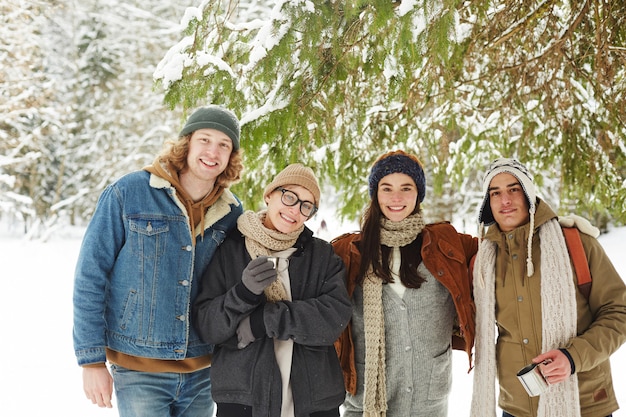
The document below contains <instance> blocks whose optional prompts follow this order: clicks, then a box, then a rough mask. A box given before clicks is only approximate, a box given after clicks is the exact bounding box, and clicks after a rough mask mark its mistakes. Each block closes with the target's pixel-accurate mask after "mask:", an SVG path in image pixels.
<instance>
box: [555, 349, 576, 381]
mask: <svg viewBox="0 0 626 417" xmlns="http://www.w3.org/2000/svg"><path fill="white" fill-rule="evenodd" d="M559 350H560V351H561V352H563V354H564V355H565V356H567V359H568V360H569V365H570V367H571V368H572V373H571V375H574V374H575V373H576V365H574V359H572V355H570V354H569V352H568V351H567V349H564V348H559Z"/></svg>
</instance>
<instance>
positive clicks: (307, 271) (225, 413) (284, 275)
mask: <svg viewBox="0 0 626 417" xmlns="http://www.w3.org/2000/svg"><path fill="white" fill-rule="evenodd" d="M263 198H264V201H265V203H266V204H267V210H261V211H259V212H257V213H255V212H252V211H246V212H245V213H244V214H243V215H242V216H241V217H240V218H239V220H238V221H237V228H238V231H239V233H231V234H230V235H229V237H228V238H227V239H226V241H225V242H224V244H223V245H222V246H221V247H220V248H219V249H218V252H217V253H216V256H215V257H214V259H213V260H212V261H211V264H210V265H209V267H208V268H207V270H206V272H205V274H204V275H203V276H202V281H201V288H200V294H199V296H198V299H197V301H196V303H195V305H194V319H195V322H196V326H197V328H198V330H199V332H200V335H201V337H202V338H203V340H205V341H206V342H209V343H213V344H215V351H214V354H213V362H212V365H211V372H212V377H213V386H212V393H213V397H214V398H215V401H216V402H217V415H218V416H219V417H231V416H237V417H246V416H252V415H261V414H263V415H265V414H268V415H272V416H283V417H293V416H295V415H296V410H297V415H303V416H309V415H311V416H316V417H338V416H339V406H340V405H341V403H342V402H343V400H344V389H343V379H342V376H341V367H340V365H339V361H338V358H337V354H336V352H335V348H334V346H333V342H334V341H335V340H336V339H337V337H339V334H340V333H341V332H342V331H343V329H344V328H345V326H346V324H347V322H348V320H349V318H350V301H349V299H348V294H347V292H346V287H345V283H344V274H345V269H344V266H343V263H342V262H341V259H339V257H338V256H337V255H335V253H334V252H333V249H332V247H331V246H330V244H329V243H328V242H326V241H324V240H322V239H319V238H316V237H313V232H312V231H311V230H309V229H308V228H307V227H306V226H305V225H304V222H305V221H306V220H308V219H309V218H310V217H311V216H312V215H313V214H315V212H316V211H317V208H318V207H319V201H320V188H319V186H318V183H317V179H316V178H315V175H314V173H313V171H312V170H311V169H310V168H308V167H305V166H303V165H301V164H292V165H289V166H288V167H286V168H285V169H284V170H283V171H281V172H280V173H279V174H278V175H277V176H276V177H275V178H274V180H273V181H272V182H271V183H270V184H268V185H267V187H265V190H264V193H263ZM259 408H261V409H260V410H259Z"/></svg>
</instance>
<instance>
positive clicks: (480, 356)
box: [470, 219, 580, 417]
mask: <svg viewBox="0 0 626 417" xmlns="http://www.w3.org/2000/svg"><path fill="white" fill-rule="evenodd" d="M539 240H540V249H541V267H540V272H541V322H542V332H541V338H542V343H541V349H542V351H543V352H547V351H549V350H552V349H557V348H559V347H563V346H564V345H565V344H566V343H567V342H568V341H569V340H570V339H571V338H573V337H575V336H576V287H575V286H574V278H573V275H572V268H571V265H570V258H569V255H568V252H567V247H566V245H565V239H564V237H563V232H562V231H561V227H560V226H559V223H558V221H557V220H554V219H553V220H550V221H548V222H546V223H545V224H543V225H542V226H541V227H540V228H539ZM495 265H496V243H495V242H490V241H482V242H481V243H480V246H479V250H478V253H477V255H476V263H475V267H474V298H475V302H476V335H477V337H476V345H475V349H476V368H475V369H474V388H473V395H472V408H471V414H470V415H471V417H490V416H492V417H495V415H496V409H495V397H496V396H495V381H496V353H495V343H494V341H495V294H494V291H495ZM537 416H538V417H580V403H579V399H578V378H577V376H576V374H574V375H572V376H570V377H569V378H568V379H567V380H565V381H564V382H560V383H558V384H556V385H550V387H549V388H548V390H547V391H546V392H544V393H543V394H542V395H541V397H540V399H539V409H538V414H537Z"/></svg>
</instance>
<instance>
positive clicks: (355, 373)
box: [332, 151, 477, 417]
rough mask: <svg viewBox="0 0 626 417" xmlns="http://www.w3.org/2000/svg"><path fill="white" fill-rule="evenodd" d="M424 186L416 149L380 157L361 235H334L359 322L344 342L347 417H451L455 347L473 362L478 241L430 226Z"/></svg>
mask: <svg viewBox="0 0 626 417" xmlns="http://www.w3.org/2000/svg"><path fill="white" fill-rule="evenodd" d="M425 191H426V180H425V176H424V171H423V169H422V165H421V163H420V161H419V160H418V159H417V157H416V156H415V155H411V154H408V153H406V152H404V151H394V152H389V153H386V154H384V155H381V156H380V157H379V158H378V159H377V160H376V162H375V163H374V165H373V166H372V169H371V171H370V176H369V194H370V197H371V201H370V203H369V206H368V207H367V209H366V211H365V214H364V215H363V222H362V225H361V232H360V233H348V234H344V235H342V236H340V237H338V238H337V239H335V240H333V241H332V244H333V247H334V248H335V251H336V253H337V254H338V255H339V256H341V258H342V259H343V261H344V264H345V265H346V267H347V268H348V279H347V285H348V293H349V294H350V295H351V297H352V320H351V322H350V323H349V325H348V327H347V329H346V330H345V331H344V333H343V334H342V336H341V338H340V339H339V340H338V341H337V343H336V348H337V351H338V352H339V355H340V362H341V364H342V366H343V372H344V378H345V388H346V391H347V392H348V393H347V395H346V399H345V403H344V407H345V413H344V415H345V416H350V417H352V416H354V417H356V416H362V415H364V414H368V415H384V414H385V413H387V415H393V416H403V417H404V416H407V417H408V416H411V417H415V416H423V417H446V416H447V414H448V395H449V393H450V386H451V378H452V372H451V367H452V362H451V358H452V352H451V347H455V348H459V349H463V350H465V351H466V352H467V355H468V358H471V349H472V344H473V340H474V320H473V315H472V312H473V310H474V307H473V302H472V298H471V290H470V276H469V268H468V266H469V263H470V259H471V258H472V256H473V254H474V253H475V252H476V250H477V240H476V239H475V238H473V237H471V236H469V235H464V234H460V233H457V232H456V230H455V229H454V227H452V226H451V225H450V224H447V223H440V224H428V225H426V224H424V220H423V218H422V211H421V209H420V204H421V202H422V201H423V200H424V196H425ZM383 284H387V285H383ZM424 375H430V377H429V378H424V377H423V376H424ZM407 393H408V395H407Z"/></svg>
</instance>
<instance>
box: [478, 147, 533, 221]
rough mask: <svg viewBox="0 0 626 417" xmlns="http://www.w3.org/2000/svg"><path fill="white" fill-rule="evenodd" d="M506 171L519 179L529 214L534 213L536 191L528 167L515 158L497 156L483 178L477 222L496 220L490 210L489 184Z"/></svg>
mask: <svg viewBox="0 0 626 417" xmlns="http://www.w3.org/2000/svg"><path fill="white" fill-rule="evenodd" d="M503 172H506V173H508V174H511V175H513V176H514V177H515V178H517V180H518V181H519V183H520V185H521V186H522V189H523V190H524V194H525V195H526V201H527V202H528V207H529V211H530V213H531V214H534V213H535V209H536V206H537V191H536V188H535V184H534V182H533V177H532V175H531V174H530V172H528V169H527V168H526V167H525V166H524V165H522V163H521V162H519V161H518V160H517V159H512V158H498V159H496V160H495V161H493V162H492V163H491V165H489V169H488V170H487V173H486V174H485V177H484V179H483V204H482V205H481V207H480V213H479V214H478V222H479V223H482V224H484V225H485V226H491V225H492V224H494V223H495V222H496V221H495V219H494V217H493V213H492V212H491V206H490V205H489V185H490V184H491V180H492V179H493V177H495V176H496V175H498V174H502V173H503Z"/></svg>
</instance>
